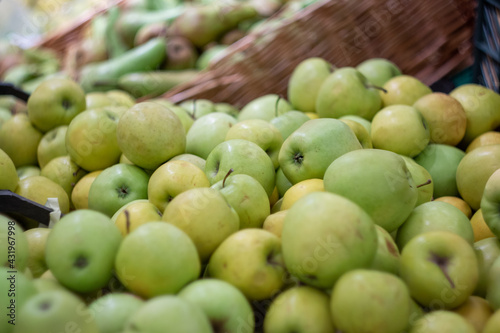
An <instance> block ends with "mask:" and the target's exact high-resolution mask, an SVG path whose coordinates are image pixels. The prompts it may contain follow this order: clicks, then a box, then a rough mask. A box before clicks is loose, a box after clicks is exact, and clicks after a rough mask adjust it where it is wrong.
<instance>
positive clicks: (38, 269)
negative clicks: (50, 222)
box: [24, 228, 52, 278]
mask: <svg viewBox="0 0 500 333" xmlns="http://www.w3.org/2000/svg"><path fill="white" fill-rule="evenodd" d="M51 230H52V229H48V228H32V229H28V230H26V231H25V233H24V234H25V235H26V239H27V243H28V251H29V257H28V268H29V269H30V271H31V273H32V274H33V277H34V278H37V277H40V275H42V274H43V273H44V272H45V271H46V270H47V269H48V267H47V263H46V261H45V245H46V244H47V238H48V237H49V234H50V231H51Z"/></svg>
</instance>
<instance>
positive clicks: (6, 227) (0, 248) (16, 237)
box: [0, 214, 30, 272]
mask: <svg viewBox="0 0 500 333" xmlns="http://www.w3.org/2000/svg"><path fill="white" fill-rule="evenodd" d="M0 237H2V238H0V258H1V259H0V263H1V265H0V266H4V267H9V268H10V269H11V270H18V271H21V272H24V271H25V269H26V267H28V264H29V258H30V254H29V244H28V239H27V237H26V233H25V231H24V229H23V227H22V226H21V225H20V224H19V223H17V222H16V221H15V220H14V219H12V218H11V217H9V216H6V215H3V214H0Z"/></svg>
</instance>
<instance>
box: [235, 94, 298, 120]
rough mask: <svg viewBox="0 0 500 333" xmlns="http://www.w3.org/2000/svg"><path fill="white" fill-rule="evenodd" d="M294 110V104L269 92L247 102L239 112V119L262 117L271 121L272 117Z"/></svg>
mask: <svg viewBox="0 0 500 333" xmlns="http://www.w3.org/2000/svg"><path fill="white" fill-rule="evenodd" d="M291 110H293V107H292V105H291V104H290V103H289V102H288V101H287V100H286V99H283V98H281V97H280V96H278V95H276V94H268V95H264V96H260V97H257V98H256V99H254V100H253V101H251V102H250V103H248V104H246V105H245V106H244V107H243V108H242V109H241V110H240V113H239V114H238V120H239V121H243V120H247V119H262V120H266V121H271V119H273V118H275V117H278V116H281V115H282V114H284V113H286V112H288V111H291Z"/></svg>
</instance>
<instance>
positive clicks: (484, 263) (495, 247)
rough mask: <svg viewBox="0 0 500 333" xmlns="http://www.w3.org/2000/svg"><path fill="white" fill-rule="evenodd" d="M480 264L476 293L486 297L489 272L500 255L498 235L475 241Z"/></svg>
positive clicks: (475, 249)
mask: <svg viewBox="0 0 500 333" xmlns="http://www.w3.org/2000/svg"><path fill="white" fill-rule="evenodd" d="M474 251H475V252H476V256H477V261H478V265H479V282H478V283H477V286H476V289H475V290H474V295H477V296H480V297H485V296H486V288H487V287H488V273H489V271H490V268H491V266H492V265H493V263H494V262H495V260H496V259H497V258H498V257H499V256H500V240H499V239H498V238H497V237H490V238H485V239H482V240H480V241H477V242H475V243H474Z"/></svg>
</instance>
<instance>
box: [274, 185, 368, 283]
mask: <svg viewBox="0 0 500 333" xmlns="http://www.w3.org/2000/svg"><path fill="white" fill-rule="evenodd" d="M281 240H282V244H283V245H282V247H283V258H284V260H285V264H286V268H287V269H288V271H289V272H290V273H291V274H292V275H293V276H295V277H297V278H298V279H299V280H300V281H302V282H304V283H306V284H308V285H311V286H313V287H317V288H330V287H332V286H333V285H334V284H335V282H336V281H337V279H338V278H339V277H340V276H341V275H342V274H344V273H345V272H347V271H349V270H352V269H355V268H363V267H369V266H370V264H371V262H372V260H373V258H374V257H375V252H376V251H377V231H376V229H375V224H374V223H373V220H372V218H371V217H370V216H369V215H368V214H367V213H366V212H365V211H364V210H363V209H362V208H361V207H359V206H358V205H356V204H355V203H354V202H352V201H350V200H348V199H346V198H344V197H341V196H340V195H336V194H333V193H328V192H313V193H309V194H308V195H306V196H304V197H303V198H301V199H299V200H298V201H297V202H296V203H295V204H294V205H293V206H292V208H290V209H289V210H288V213H287V214H286V216H285V220H284V222H283V231H282V234H281Z"/></svg>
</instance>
